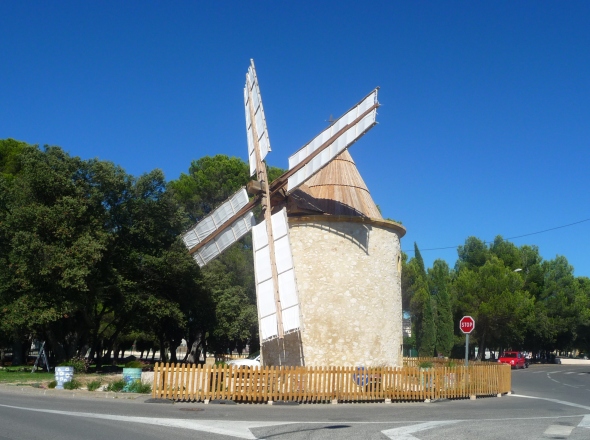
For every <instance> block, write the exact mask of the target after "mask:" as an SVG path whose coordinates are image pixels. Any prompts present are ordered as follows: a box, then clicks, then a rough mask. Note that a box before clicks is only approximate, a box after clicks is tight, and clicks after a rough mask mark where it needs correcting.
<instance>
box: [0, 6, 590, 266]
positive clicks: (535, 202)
mask: <svg viewBox="0 0 590 440" xmlns="http://www.w3.org/2000/svg"><path fill="white" fill-rule="evenodd" d="M0 23H1V25H0V60H1V67H0V98H1V100H0V138H2V139H4V138H8V137H11V138H15V139H18V140H22V141H26V142H28V143H33V144H40V145H44V144H50V145H59V146H61V147H62V148H64V149H65V150H67V151H68V152H69V153H70V154H72V155H76V156H80V157H82V158H85V159H88V158H92V157H98V158H100V159H103V160H109V161H112V162H114V163H116V164H119V165H121V166H122V167H123V168H125V170H126V171H127V172H129V173H131V174H134V175H139V174H141V173H144V172H147V171H150V170H152V169H154V168H161V169H162V170H163V171H164V172H165V174H166V177H167V179H169V180H172V179H176V178H178V176H179V175H180V173H181V172H186V171H187V170H188V167H189V165H190V162H191V161H192V160H195V159H198V158H200V157H202V156H205V155H214V154H219V153H223V154H227V155H230V156H238V157H241V158H243V159H244V160H246V157H247V155H246V134H245V122H244V110H243V94H242V89H243V85H244V80H245V73H246V70H247V68H248V63H249V60H250V58H254V60H255V62H256V68H257V73H258V78H259V81H260V87H261V91H262V97H263V102H264V106H265V112H266V118H267V122H268V129H269V134H270V141H271V145H272V148H273V151H272V153H271V154H270V155H269V156H268V158H267V159H268V162H269V163H270V164H271V165H275V166H278V167H283V168H286V167H287V158H288V156H289V155H290V154H292V153H293V152H294V151H296V150H297V149H298V148H299V147H301V146H302V145H303V144H305V143H306V142H307V141H309V140H310V139H311V138H312V137H314V136H315V135H316V134H317V133H318V132H319V131H321V130H322V129H323V128H324V127H326V126H327V123H326V120H328V118H329V117H330V115H334V116H339V115H340V114H342V113H344V112H345V111H346V110H348V109H349V108H350V107H351V106H352V105H353V104H355V103H356V102H357V101H358V100H359V99H361V98H362V97H364V96H365V95H366V94H367V93H368V92H369V91H371V90H372V89H373V88H374V87H375V86H380V87H381V90H380V93H379V100H380V102H381V103H382V107H381V108H380V110H379V114H378V117H377V118H378V121H379V125H377V126H376V127H375V128H373V129H372V130H371V131H370V132H369V133H368V134H367V135H366V136H365V137H364V138H362V139H361V140H360V141H359V142H358V143H356V144H355V145H354V146H353V147H352V148H351V150H350V152H351V154H352V156H353V158H354V159H355V161H356V163H357V166H358V168H359V171H360V172H361V175H362V176H363V178H364V179H365V181H366V183H367V185H368V187H369V190H370V191H371V193H372V195H373V198H374V199H375V201H376V203H377V204H379V205H380V207H381V209H382V212H383V215H384V216H385V217H390V218H393V219H396V220H401V221H402V222H403V224H404V225H405V226H406V228H407V230H408V233H407V235H406V236H405V237H404V238H403V240H402V248H403V249H404V250H408V251H412V252H409V254H410V256H411V255H412V254H413V243H414V241H416V242H417V243H418V246H419V247H420V249H422V255H423V257H424V259H425V262H426V264H427V266H431V265H432V262H433V261H434V260H435V259H436V258H443V259H445V260H447V261H448V262H449V264H450V265H453V264H454V263H455V261H456V257H457V253H456V249H453V248H451V249H444V250H442V249H441V250H427V249H431V248H441V247H452V246H456V245H460V244H463V243H464V241H465V239H466V238H467V237H468V236H470V235H474V236H477V237H479V238H481V239H483V240H493V238H494V237H495V236H496V235H498V234H500V235H503V236H504V237H505V238H510V237H514V236H520V235H523V234H529V233H533V232H537V231H542V230H546V229H550V228H555V227H558V226H562V225H568V224H572V223H575V222H580V221H582V220H586V219H590V203H589V202H590V169H589V168H590V167H589V165H590V160H589V159H588V157H589V146H590V145H589V144H590V2H588V1H567V2H562V1H552V2H546V1H530V2H527V1H518V2H514V1H507V2H501V1H494V2H479V1H478V2H473V1H464V2H453V1H444V2H440V1H433V2H426V1H411V2H401V1H400V2H398V1H382V2H379V1H372V2H352V1H320V2H318V1H291V2H287V1H285V2H278V1H263V2H259V1H249V2H242V1H225V2H204V1H175V2H164V1H159V2H156V1H114V2H109V1H82V2H80V1H54V2H47V1H17V0H14V1H11V0H4V1H2V2H0ZM511 241H513V242H514V243H515V244H517V245H519V246H520V245H522V244H534V245H537V246H538V247H539V248H540V251H541V255H542V256H543V257H544V258H545V259H552V258H555V256H556V255H564V256H565V257H566V258H567V259H568V260H569V262H570V264H572V265H573V266H574V267H575V274H576V275H584V276H590V257H589V255H590V221H586V222H582V223H578V224H576V225H573V226H570V227H565V228H561V229H556V230H553V231H550V232H545V233H542V234H537V235H531V236H527V237H523V238H518V239H514V240H511Z"/></svg>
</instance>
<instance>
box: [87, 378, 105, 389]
mask: <svg viewBox="0 0 590 440" xmlns="http://www.w3.org/2000/svg"><path fill="white" fill-rule="evenodd" d="M101 385H102V381H101V380H100V379H96V380H93V381H92V382H88V384H87V385H86V388H87V389H88V391H96V390H97V389H98V388H99V387H100V386H101Z"/></svg>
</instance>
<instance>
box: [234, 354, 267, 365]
mask: <svg viewBox="0 0 590 440" xmlns="http://www.w3.org/2000/svg"><path fill="white" fill-rule="evenodd" d="M227 365H231V366H233V367H249V368H252V367H260V365H261V363H260V355H258V356H256V357H254V358H252V359H250V358H248V359H234V360H233V361H229V362H228V363H227Z"/></svg>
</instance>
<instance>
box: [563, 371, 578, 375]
mask: <svg viewBox="0 0 590 440" xmlns="http://www.w3.org/2000/svg"><path fill="white" fill-rule="evenodd" d="M574 373H575V371H566V372H565V373H563V374H574Z"/></svg>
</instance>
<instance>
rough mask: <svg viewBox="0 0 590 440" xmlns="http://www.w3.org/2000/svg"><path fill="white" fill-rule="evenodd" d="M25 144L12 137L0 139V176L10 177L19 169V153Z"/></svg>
mask: <svg viewBox="0 0 590 440" xmlns="http://www.w3.org/2000/svg"><path fill="white" fill-rule="evenodd" d="M26 146H27V144H26V143H25V142H19V141H15V140H14V139H0V176H4V177H5V178H10V177H12V176H14V175H15V174H18V172H19V170H20V163H19V155H20V153H21V152H22V150H23V149H24V148H25V147H26Z"/></svg>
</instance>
